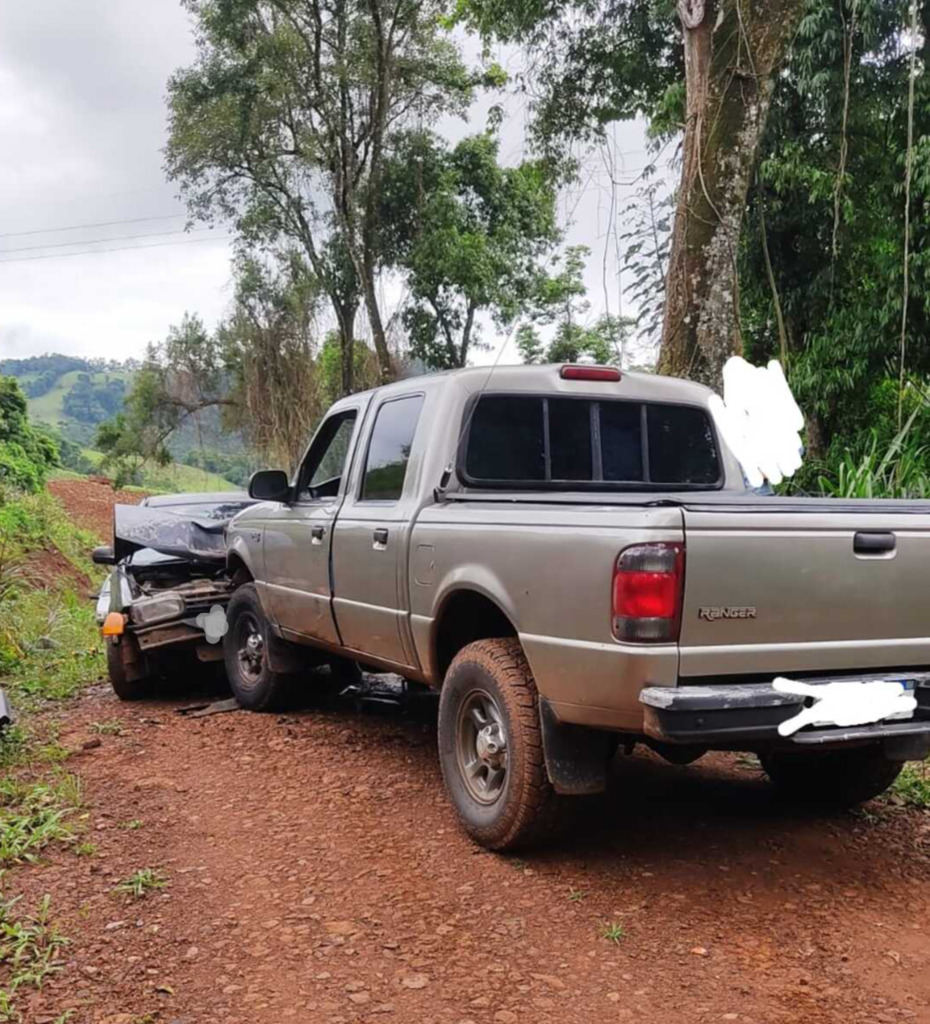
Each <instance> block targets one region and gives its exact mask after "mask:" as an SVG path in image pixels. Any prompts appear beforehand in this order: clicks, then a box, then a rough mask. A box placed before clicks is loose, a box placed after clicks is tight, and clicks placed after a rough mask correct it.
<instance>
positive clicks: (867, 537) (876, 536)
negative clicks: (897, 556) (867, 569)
mask: <svg viewBox="0 0 930 1024" xmlns="http://www.w3.org/2000/svg"><path fill="white" fill-rule="evenodd" d="M894 548H895V535H894V534H893V533H891V532H889V531H888V530H860V531H859V532H858V533H857V534H856V535H855V536H854V537H853V551H854V552H855V553H856V554H857V555H884V554H888V552H889V551H894Z"/></svg>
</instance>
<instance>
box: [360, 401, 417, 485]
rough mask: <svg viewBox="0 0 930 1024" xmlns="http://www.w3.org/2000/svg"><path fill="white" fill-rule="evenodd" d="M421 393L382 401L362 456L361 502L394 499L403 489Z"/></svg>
mask: <svg viewBox="0 0 930 1024" xmlns="http://www.w3.org/2000/svg"><path fill="white" fill-rule="evenodd" d="M422 405H423V396H422V395H410V396H409V397H408V398H397V399H394V401H391V402H385V403H384V405H382V406H381V408H380V409H379V410H378V415H377V416H376V417H375V425H374V427H373V428H372V431H371V441H370V442H369V444H368V457H367V458H366V459H365V475H364V479H363V480H362V497H361V500H362V501H397V500H398V499H399V498H400V496H401V493H402V492H403V489H404V477H405V476H406V475H407V462H408V460H409V459H410V449H411V448H412V447H413V435H414V433H415V432H416V429H417V420H418V419H419V417H420V408H421V406H422Z"/></svg>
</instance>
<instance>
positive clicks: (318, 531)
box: [310, 526, 326, 544]
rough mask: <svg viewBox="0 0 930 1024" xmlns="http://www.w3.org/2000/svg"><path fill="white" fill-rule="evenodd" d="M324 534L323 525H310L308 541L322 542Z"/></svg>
mask: <svg viewBox="0 0 930 1024" xmlns="http://www.w3.org/2000/svg"><path fill="white" fill-rule="evenodd" d="M325 536H326V527H325V526H312V527H311V528H310V543H311V544H322V543H323V538H324V537H325Z"/></svg>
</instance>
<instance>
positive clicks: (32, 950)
mask: <svg viewBox="0 0 930 1024" xmlns="http://www.w3.org/2000/svg"><path fill="white" fill-rule="evenodd" d="M19 903H20V897H18V896H16V897H13V898H12V899H8V900H7V899H2V898H0V967H3V969H4V970H5V972H6V983H5V984H4V986H3V987H2V988H0V1021H18V1020H20V1017H19V1014H18V1013H17V1011H16V1007H15V1005H14V1001H13V1000H14V996H15V993H16V991H17V990H18V989H20V988H22V987H23V986H26V985H28V986H30V987H32V988H42V985H43V984H44V982H45V980H46V978H48V976H49V975H50V974H55V973H57V972H58V971H60V970H61V969H62V967H63V962H62V960H61V953H62V951H63V948H64V947H65V946H66V945H67V944H68V939H66V938H65V937H64V935H62V934H61V932H60V931H59V930H58V926H57V925H56V924H55V923H54V922H53V921H51V920H50V916H51V915H50V904H51V898H50V897H49V896H43V897H42V899H41V900H40V901H39V907H38V909H37V911H36V912H35V913H34V914H29V915H25V916H23V917H20V916H19Z"/></svg>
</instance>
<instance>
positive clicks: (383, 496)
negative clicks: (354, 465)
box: [333, 394, 424, 667]
mask: <svg viewBox="0 0 930 1024" xmlns="http://www.w3.org/2000/svg"><path fill="white" fill-rule="evenodd" d="M423 398H424V396H423V395H422V394H407V395H399V396H396V397H394V396H391V397H389V398H385V399H384V400H383V401H382V402H381V404H380V405H379V406H378V408H377V409H376V410H375V413H374V422H373V426H372V428H371V433H370V435H369V440H368V445H367V448H366V450H365V457H364V460H363V462H362V465H361V469H360V472H358V473H357V474H354V481H353V484H352V493H350V494H347V495H346V499H345V502H344V503H343V505H342V508H341V510H340V512H339V518H338V520H337V521H336V526H335V531H334V537H333V602H334V607H335V615H336V622H337V623H338V625H339V633H340V636H341V637H342V643H343V646H345V647H348V648H351V649H352V650H356V651H360V652H363V653H365V654H371V655H374V656H375V657H377V658H381V659H384V660H385V661H390V662H393V663H394V664H396V665H398V666H401V667H403V666H413V665H415V664H416V659H415V656H414V654H413V652H412V644H411V643H410V641H409V638H408V635H407V633H408V630H407V599H406V596H407V576H406V566H407V540H408V536H409V531H410V523H411V520H412V518H413V515H414V512H415V509H416V503H417V497H416V494H415V493H414V492H415V484H416V481H415V480H413V479H411V477H412V476H413V474H410V473H408V472H407V470H408V464H409V463H410V455H411V450H412V448H413V442H414V434H415V433H416V428H417V421H418V419H419V416H420V409H421V407H422V405H423Z"/></svg>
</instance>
